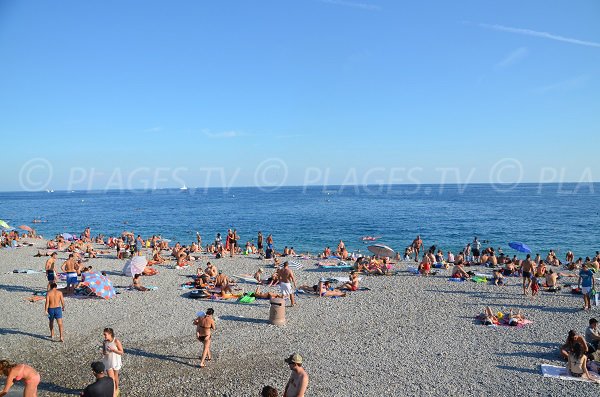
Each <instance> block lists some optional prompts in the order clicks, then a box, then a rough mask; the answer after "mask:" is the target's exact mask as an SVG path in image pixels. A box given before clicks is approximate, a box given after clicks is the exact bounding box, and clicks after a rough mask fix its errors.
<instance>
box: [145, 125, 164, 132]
mask: <svg viewBox="0 0 600 397" xmlns="http://www.w3.org/2000/svg"><path fill="white" fill-rule="evenodd" d="M161 131H162V127H160V126H158V127H152V128H148V129H147V130H144V132H161Z"/></svg>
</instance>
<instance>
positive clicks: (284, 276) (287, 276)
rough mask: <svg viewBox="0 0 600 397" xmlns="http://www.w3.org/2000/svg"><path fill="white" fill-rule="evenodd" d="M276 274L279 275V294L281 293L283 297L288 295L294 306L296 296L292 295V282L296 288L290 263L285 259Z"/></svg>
mask: <svg viewBox="0 0 600 397" xmlns="http://www.w3.org/2000/svg"><path fill="white" fill-rule="evenodd" d="M277 274H278V276H279V289H280V290H281V295H283V298H284V299H285V297H286V296H289V297H290V302H291V304H292V306H294V305H295V304H296V298H295V297H294V290H293V289H292V283H293V284H294V288H296V279H295V277H294V273H293V272H292V271H291V270H290V264H289V263H288V262H287V261H286V262H284V263H283V267H281V268H280V269H279V270H277Z"/></svg>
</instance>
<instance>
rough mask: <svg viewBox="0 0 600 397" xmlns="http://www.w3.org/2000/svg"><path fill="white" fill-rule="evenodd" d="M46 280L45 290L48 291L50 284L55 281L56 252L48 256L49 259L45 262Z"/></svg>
mask: <svg viewBox="0 0 600 397" xmlns="http://www.w3.org/2000/svg"><path fill="white" fill-rule="evenodd" d="M46 278H47V279H48V288H46V290H50V284H52V283H53V282H55V281H56V252H53V253H52V254H50V258H48V260H47V261H46Z"/></svg>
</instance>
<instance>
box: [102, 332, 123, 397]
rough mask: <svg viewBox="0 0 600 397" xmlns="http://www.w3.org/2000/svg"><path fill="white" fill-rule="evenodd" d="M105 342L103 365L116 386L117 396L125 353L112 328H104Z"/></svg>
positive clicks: (116, 394)
mask: <svg viewBox="0 0 600 397" xmlns="http://www.w3.org/2000/svg"><path fill="white" fill-rule="evenodd" d="M102 335H103V336H104V342H103V344H102V363H103V364H104V367H105V368H106V373H107V374H108V376H109V377H110V378H111V379H112V380H113V382H114V384H115V396H118V395H119V371H121V367H122V360H121V356H123V353H125V351H124V349H123V345H122V344H121V341H120V340H118V339H117V338H115V331H114V330H113V329H112V328H104V332H103V334H102Z"/></svg>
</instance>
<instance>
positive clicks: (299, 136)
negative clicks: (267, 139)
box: [275, 134, 304, 139]
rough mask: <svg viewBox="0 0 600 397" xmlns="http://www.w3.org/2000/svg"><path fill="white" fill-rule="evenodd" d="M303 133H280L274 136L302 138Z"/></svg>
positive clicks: (278, 137)
mask: <svg viewBox="0 0 600 397" xmlns="http://www.w3.org/2000/svg"><path fill="white" fill-rule="evenodd" d="M303 136H304V135H302V134H282V135H275V138H277V139H291V138H302V137H303Z"/></svg>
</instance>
